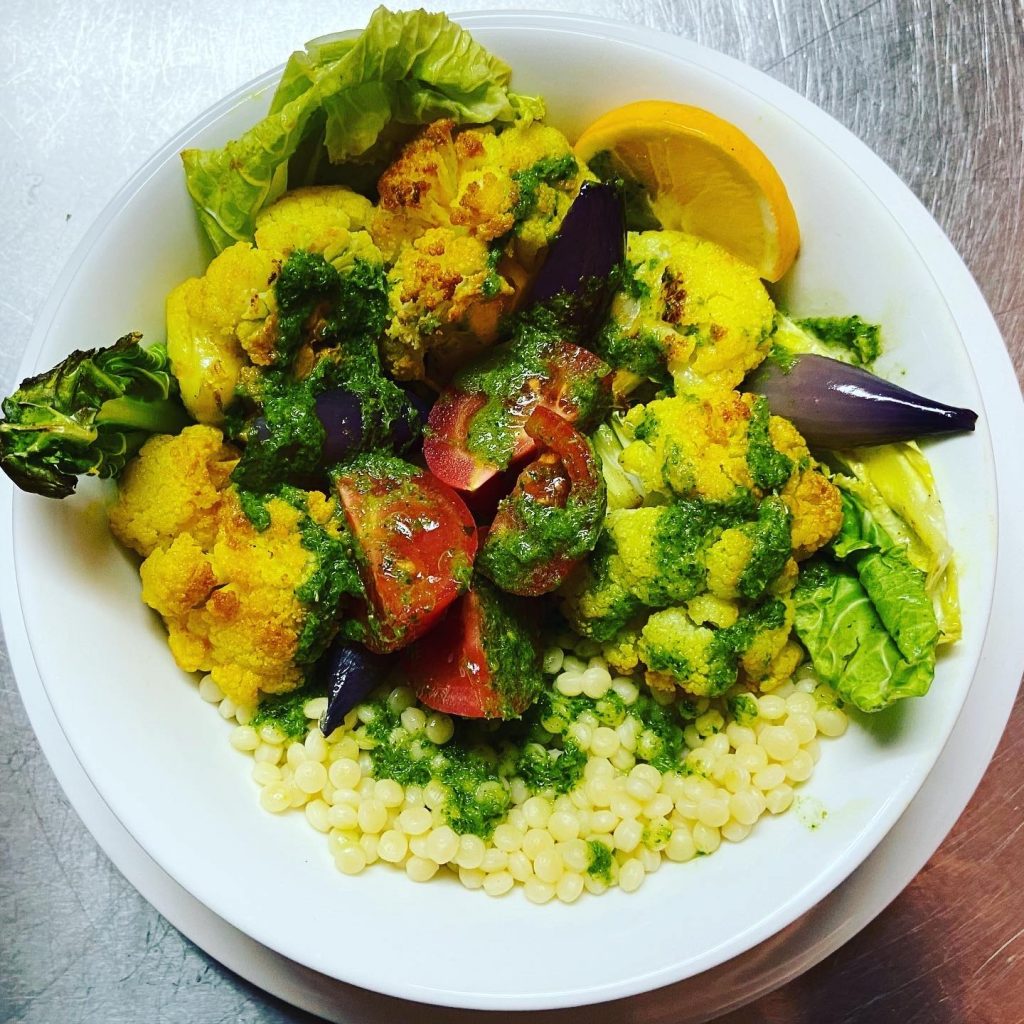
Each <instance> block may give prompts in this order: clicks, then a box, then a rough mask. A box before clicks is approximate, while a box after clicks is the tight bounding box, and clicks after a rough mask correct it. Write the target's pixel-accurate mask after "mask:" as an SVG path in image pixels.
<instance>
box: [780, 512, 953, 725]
mask: <svg viewBox="0 0 1024 1024" xmlns="http://www.w3.org/2000/svg"><path fill="white" fill-rule="evenodd" d="M842 500H843V524H842V526H841V528H840V530H839V533H838V534H837V535H836V537H835V538H834V539H833V540H832V542H831V544H830V546H829V547H830V552H831V554H832V555H833V556H834V557H835V558H836V559H838V560H839V564H837V563H836V562H834V561H832V560H831V559H830V558H828V557H821V558H820V559H818V560H816V561H815V562H813V563H811V564H809V565H807V566H805V567H804V569H803V570H802V571H801V574H800V579H799V581H798V584H797V587H796V590H795V591H794V602H795V606H796V608H795V617H794V626H795V628H796V632H797V636H799V637H800V640H801V642H802V643H803V644H804V646H805V647H806V648H807V650H808V652H809V653H810V655H811V660H812V661H813V663H814V667H815V669H816V670H817V672H818V673H819V675H820V676H821V677H822V678H823V679H824V680H825V681H826V682H828V683H830V684H831V685H832V686H834V687H835V688H836V689H837V691H838V692H839V694H840V696H841V697H843V698H844V699H846V700H849V701H850V702H851V703H853V704H854V705H855V706H856V707H858V708H860V709H861V710H862V711H878V710H880V709H881V708H884V707H887V706H888V705H889V704H891V703H893V701H896V700H899V699H900V698H902V697H911V696H914V697H918V696H921V695H923V694H924V693H926V692H927V691H928V687H929V686H930V685H931V681H932V677H933V675H934V673H935V647H936V643H937V642H938V638H939V626H938V622H937V621H936V618H935V612H934V610H933V608H932V602H931V598H930V597H929V595H928V592H927V589H926V576H925V573H924V572H923V571H922V570H921V569H918V568H917V567H916V566H915V565H913V564H912V563H911V561H910V559H909V557H908V555H907V548H906V546H905V545H904V544H898V543H896V542H895V541H894V540H893V538H892V537H891V536H890V535H889V533H888V532H887V531H886V530H885V529H884V528H883V527H882V526H881V524H880V523H879V522H878V521H877V520H876V519H875V517H874V515H873V514H872V512H871V511H870V510H869V509H868V508H867V506H865V505H864V504H863V503H862V502H861V501H860V500H859V499H858V498H857V497H856V496H855V495H853V494H850V493H848V492H844V493H843V495H842Z"/></svg>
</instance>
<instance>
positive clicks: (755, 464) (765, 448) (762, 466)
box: [747, 397, 793, 491]
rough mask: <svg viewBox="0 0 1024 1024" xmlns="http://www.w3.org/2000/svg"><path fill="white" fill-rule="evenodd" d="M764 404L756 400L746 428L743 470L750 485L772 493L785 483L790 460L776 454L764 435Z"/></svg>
mask: <svg viewBox="0 0 1024 1024" xmlns="http://www.w3.org/2000/svg"><path fill="white" fill-rule="evenodd" d="M769 416H770V413H769V410H768V401H767V399H765V398H761V397H758V398H756V399H755V400H754V409H753V412H752V414H751V417H750V423H749V426H748V427H747V468H748V469H749V470H750V476H751V478H752V479H753V481H754V483H755V484H757V486H758V487H760V488H761V490H763V491H773V490H776V489H777V488H779V487H782V486H783V484H785V482H786V481H787V480H788V479H789V476H790V474H791V473H792V472H793V460H792V459H791V458H790V457H789V456H788V455H785V454H783V453H782V452H780V451H779V450H778V449H777V448H776V447H775V446H774V445H773V444H772V441H771V437H770V436H769V433H768V420H769Z"/></svg>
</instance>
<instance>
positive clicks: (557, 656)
mask: <svg viewBox="0 0 1024 1024" xmlns="http://www.w3.org/2000/svg"><path fill="white" fill-rule="evenodd" d="M564 660H565V652H564V651H563V650H562V648H561V647H549V648H548V649H547V650H546V651H545V652H544V657H543V658H542V659H541V668H542V670H543V671H544V672H545V673H546V674H547V675H549V676H553V675H554V674H555V673H556V672H557V671H558V670H559V669H560V668H561V667H562V662H563V661H564Z"/></svg>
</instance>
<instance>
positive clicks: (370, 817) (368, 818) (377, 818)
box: [359, 780, 388, 833]
mask: <svg viewBox="0 0 1024 1024" xmlns="http://www.w3.org/2000/svg"><path fill="white" fill-rule="evenodd" d="M371 781H372V780H371ZM387 822H388V809H387V808H386V807H385V806H384V805H383V804H382V803H381V802H380V801H379V800H376V799H374V798H372V797H371V798H370V799H369V800H364V801H362V803H360V805H359V827H360V828H361V829H362V830H363V831H364V832H370V833H373V832H380V831H381V830H382V829H383V828H384V826H385V825H386V824H387Z"/></svg>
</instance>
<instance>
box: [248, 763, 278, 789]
mask: <svg viewBox="0 0 1024 1024" xmlns="http://www.w3.org/2000/svg"><path fill="white" fill-rule="evenodd" d="M252 780H253V782H256V783H258V784H259V785H261V786H269V785H270V783H272V782H280V781H281V769H280V768H278V767H277V765H276V764H267V763H266V762H261V761H257V762H256V764H255V765H253V769H252Z"/></svg>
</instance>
